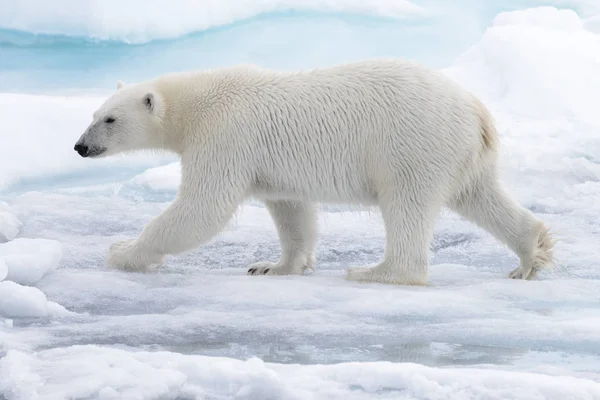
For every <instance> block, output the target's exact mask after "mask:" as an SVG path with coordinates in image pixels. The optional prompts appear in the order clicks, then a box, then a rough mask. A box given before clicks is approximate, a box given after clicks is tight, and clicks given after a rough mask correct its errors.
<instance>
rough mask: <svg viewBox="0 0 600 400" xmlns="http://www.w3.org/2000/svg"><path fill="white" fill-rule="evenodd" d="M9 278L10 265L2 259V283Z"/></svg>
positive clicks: (0, 276)
mask: <svg viewBox="0 0 600 400" xmlns="http://www.w3.org/2000/svg"><path fill="white" fill-rule="evenodd" d="M7 276H8V265H6V262H5V261H4V259H2V258H0V281H3V280H4V279H5V278H6V277H7Z"/></svg>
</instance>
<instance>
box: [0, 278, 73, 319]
mask: <svg viewBox="0 0 600 400" xmlns="http://www.w3.org/2000/svg"><path fill="white" fill-rule="evenodd" d="M68 314H69V312H68V311H67V310H65V308H64V307H62V306H61V305H60V304H57V303H55V302H53V301H48V299H47V298H46V295H45V294H44V292H42V291H41V290H40V289H38V288H35V287H30V286H23V285H20V284H18V283H15V282H11V281H4V282H0V316H4V317H47V316H62V315H68Z"/></svg>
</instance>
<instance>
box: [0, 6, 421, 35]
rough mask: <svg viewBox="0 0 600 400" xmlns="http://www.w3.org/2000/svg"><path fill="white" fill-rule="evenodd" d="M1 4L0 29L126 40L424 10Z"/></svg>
mask: <svg viewBox="0 0 600 400" xmlns="http://www.w3.org/2000/svg"><path fill="white" fill-rule="evenodd" d="M0 9H1V10H2V13H0V28H5V29H15V30H20V31H25V32H31V33H35V34H54V35H66V36H79V37H89V38H94V39H103V40H108V39H110V40H121V41H124V42H128V43H145V42H148V41H151V40H156V39H166V38H176V37H179V36H182V35H186V34H189V33H192V32H198V31H203V30H206V29H209V28H212V27H216V26H220V25H225V24H231V23H234V22H235V21H239V20H243V19H247V18H250V17H253V16H256V15H259V14H264V13H273V12H285V11H313V12H315V11H316V12H344V13H356V14H364V15H369V16H378V17H391V18H402V17H405V16H412V15H420V14H422V13H423V12H424V10H423V8H422V7H420V6H417V5H415V4H414V3H412V2H410V1H408V0H371V1H368V2H365V1H363V0H337V1H330V0H260V1H257V0H209V1H203V2H201V3H198V2H197V1H194V0H171V1H170V2H169V7H167V8H165V7H164V2H163V1H161V0H144V1H142V0H129V1H126V2H123V1H120V0H89V1H78V0H55V1H52V2H46V1H40V0H23V1H18V2H15V1H13V0H0ZM65 10H68V12H65ZM115 10H119V11H118V12H116V11H115Z"/></svg>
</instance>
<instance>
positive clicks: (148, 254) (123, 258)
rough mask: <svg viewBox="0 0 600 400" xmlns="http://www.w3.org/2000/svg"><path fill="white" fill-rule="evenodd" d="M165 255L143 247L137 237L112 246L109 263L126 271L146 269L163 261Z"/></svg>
mask: <svg viewBox="0 0 600 400" xmlns="http://www.w3.org/2000/svg"><path fill="white" fill-rule="evenodd" d="M163 259H164V256H163V255H160V254H156V253H153V252H152V250H151V249H143V248H142V247H141V246H139V244H138V242H137V240H136V239H129V240H123V241H121V242H117V243H115V244H113V245H111V246H110V251H109V254H108V264H109V265H111V266H113V267H115V268H118V269H121V270H124V271H146V270H147V269H149V268H153V267H157V266H159V265H160V264H161V263H162V262H163Z"/></svg>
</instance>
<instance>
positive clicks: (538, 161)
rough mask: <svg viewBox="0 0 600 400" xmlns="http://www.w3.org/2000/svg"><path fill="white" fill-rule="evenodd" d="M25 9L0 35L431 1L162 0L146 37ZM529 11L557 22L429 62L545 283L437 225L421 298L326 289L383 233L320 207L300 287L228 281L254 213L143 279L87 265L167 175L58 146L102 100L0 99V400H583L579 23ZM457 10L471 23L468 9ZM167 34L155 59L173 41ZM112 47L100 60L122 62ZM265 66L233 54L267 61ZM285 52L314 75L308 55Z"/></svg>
mask: <svg viewBox="0 0 600 400" xmlns="http://www.w3.org/2000/svg"><path fill="white" fill-rule="evenodd" d="M33 3H34V2H32V1H29V0H28V1H26V2H24V3H19V4H17V3H14V2H11V3H10V4H9V3H8V2H5V1H2V0H0V8H1V7H4V6H5V5H6V4H8V5H9V6H10V7H11V8H6V9H9V10H11V13H12V14H11V15H12V16H11V15H8V16H7V14H2V13H0V14H2V16H0V30H1V28H15V29H25V30H30V31H32V32H42V33H44V32H45V33H56V34H62V35H82V36H83V35H84V36H88V37H95V38H111V39H115V40H122V41H146V40H150V39H152V38H165V37H175V36H177V35H180V34H183V33H188V32H189V31H191V30H197V29H202V28H204V27H208V26H218V25H220V24H223V23H227V22H231V21H233V20H235V19H237V18H241V17H249V16H252V15H255V14H258V13H260V12H264V11H269V12H272V11H281V10H284V9H287V8H291V9H297V8H299V7H300V6H299V5H300V4H305V5H304V6H303V7H304V10H306V9H311V10H315V11H318V10H323V7H329V11H332V10H333V11H347V12H351V13H366V14H369V15H371V16H384V17H390V18H393V19H394V21H395V22H394V24H403V23H406V21H405V19H404V18H405V13H413V14H414V15H419V16H420V17H419V18H422V16H423V15H428V13H429V14H436V12H437V13H440V12H441V11H440V8H439V7H441V6H442V4H443V3H444V2H441V1H436V0H431V1H413V2H411V3H410V4H412V6H414V7H416V8H412V9H411V8H410V7H411V6H410V5H409V2H391V1H379V2H368V3H369V5H365V4H366V3H365V2H358V1H339V2H334V1H332V2H325V1H317V0H315V1H311V2H307V3H301V2H292V1H273V2H244V1H231V2H228V4H229V6H231V7H232V10H236V8H235V7H238V8H237V10H238V11H236V12H237V14H236V13H233V14H227V10H228V9H227V8H226V7H225V6H226V4H225V3H220V2H214V4H213V3H210V2H209V3H207V6H206V7H207V9H209V10H211V11H212V14H211V13H209V12H207V13H205V14H201V18H196V17H197V16H198V15H200V14H197V13H199V12H200V11H199V10H198V9H197V8H196V7H192V5H193V4H192V2H186V1H176V2H174V3H173V4H174V6H175V9H174V11H173V14H171V15H170V19H165V20H164V21H161V24H162V25H161V24H159V25H156V24H154V22H153V21H154V19H153V18H155V17H156V15H155V14H153V11H152V10H153V8H152V7H148V8H146V9H145V12H147V13H148V14H147V15H145V17H144V18H140V22H139V24H137V23H134V22H127V21H129V19H127V18H126V17H127V15H128V14H127V13H121V14H118V13H116V14H110V15H108V14H106V13H104V12H103V11H102V7H105V6H106V5H105V4H104V2H90V3H89V4H87V3H86V4H83V3H82V4H80V3H79V2H78V3H77V4H75V3H73V4H70V3H69V2H65V1H63V2H62V4H63V5H65V4H67V5H69V4H70V5H71V6H72V8H73V10H71V11H72V12H71V13H68V12H62V11H60V10H61V9H60V8H52V9H50V8H49V7H50V5H44V6H43V7H42V8H41V9H39V8H38V9H37V11H36V9H35V7H30V6H31V5H32V4H33ZM100 3H102V4H100ZM446 3H447V2H446ZM491 3H492V2H489V4H491ZM515 3H517V2H515ZM533 3H535V5H538V4H541V3H544V4H542V5H546V6H548V5H557V4H559V3H560V4H559V5H561V6H571V7H573V8H572V9H556V8H554V7H540V8H535V9H524V8H525V7H517V8H520V10H518V11H515V12H507V13H500V14H498V13H497V12H495V14H498V15H496V16H492V17H491V18H490V21H492V22H490V24H489V26H488V27H487V29H485V31H484V29H482V32H481V34H479V36H478V37H477V38H476V40H474V41H473V43H472V46H470V47H469V48H466V49H464V51H461V52H460V54H458V53H457V54H455V55H454V57H453V58H454V61H453V62H452V63H449V64H447V65H445V68H444V71H445V72H446V73H448V74H449V75H450V76H452V77H453V78H455V79H456V80H458V81H459V82H461V83H462V84H464V85H465V86H467V87H468V88H469V89H471V90H472V91H473V92H474V93H476V94H477V95H479V96H480V97H481V98H482V99H483V100H484V101H485V103H486V104H487V105H488V106H489V107H490V108H491V110H492V112H493V113H494V116H495V117H496V120H497V123H498V128H499V131H500V134H501V143H502V146H503V148H502V154H501V161H502V163H501V165H502V171H501V172H502V178H503V180H504V181H505V183H506V186H507V187H508V189H509V190H510V191H511V192H512V193H514V194H515V196H516V197H517V198H518V200H519V201H520V202H521V203H522V204H524V205H525V206H527V207H528V208H530V209H531V210H533V211H534V212H536V213H538V214H539V215H540V217H541V218H543V219H544V220H545V221H547V222H548V224H549V225H550V226H551V227H552V228H553V230H554V231H555V233H556V234H557V236H558V238H559V239H560V241H559V243H558V244H557V246H556V256H557V259H558V267H557V268H556V269H555V270H552V271H548V272H545V273H543V274H542V275H541V276H540V277H539V279H536V280H533V281H513V280H509V279H507V278H506V275H507V274H508V272H509V271H510V270H511V269H512V268H514V266H515V264H516V263H517V262H518V260H517V258H516V256H514V255H513V254H512V253H511V252H510V251H508V250H507V249H506V248H504V247H503V246H502V245H500V244H499V243H498V242H497V241H496V240H495V239H493V238H492V237H491V236H489V235H488V234H487V233H485V232H484V231H482V230H480V229H478V228H476V227H475V226H473V225H472V224H470V223H468V222H466V221H464V220H462V219H460V218H459V217H457V216H456V215H454V214H451V213H449V212H444V213H443V214H442V215H441V216H440V219H439V221H438V223H437V226H436V234H435V239H434V242H433V246H432V260H431V262H432V266H431V274H430V275H431V276H430V286H428V287H401V286H389V285H379V284H359V283H354V282H349V281H346V280H344V279H343V275H344V272H345V270H346V269H347V268H348V267H349V266H354V265H362V264H371V263H375V262H377V261H378V259H379V258H380V257H381V256H382V253H383V245H384V231H383V226H382V221H381V218H380V216H379V213H378V212H376V211H374V210H353V209H348V208H346V207H341V206H323V207H322V212H321V214H320V221H319V222H320V227H321V232H322V234H321V238H320V245H319V252H318V268H317V270H316V271H315V272H314V273H312V274H309V275H306V276H300V277H298V276H294V277H271V276H268V277H267V276H257V277H250V276H246V266H247V265H248V264H250V263H252V262H255V261H260V260H264V259H269V260H276V259H277V257H278V252H279V244H278V240H277V237H276V232H275V228H274V226H273V224H272V222H271V220H270V218H269V216H268V212H267V211H266V209H265V208H264V207H263V206H262V205H260V204H259V203H257V202H254V201H249V202H248V203H247V204H245V205H244V207H242V208H241V209H240V211H239V212H238V214H237V215H236V218H235V219H234V220H232V221H231V223H230V225H229V226H228V228H227V229H226V230H225V231H224V232H222V234H220V235H219V236H218V237H216V238H215V239H214V240H212V241H211V242H209V243H207V244H205V245H204V246H202V247H200V248H199V249H197V250H195V251H193V252H190V253H188V254H183V255H180V256H177V257H171V258H170V259H169V260H168V263H167V264H166V265H165V266H164V267H162V268H161V269H159V270H158V271H156V272H153V273H148V274H140V273H124V272H120V271H115V270H112V269H107V268H106V267H105V265H104V260H105V255H106V251H107V250H108V247H109V245H110V244H111V243H113V242H115V241H117V240H122V239H126V238H132V237H135V236H136V235H138V234H139V232H140V231H141V229H142V227H143V226H144V224H145V223H146V222H148V221H149V220H150V219H151V218H152V217H153V216H155V215H157V214H158V213H160V212H161V211H162V210H163V209H164V208H165V207H167V205H168V204H169V202H170V201H172V200H173V198H174V196H175V194H176V190H177V186H178V183H179V180H180V171H179V163H178V162H177V160H176V159H173V157H170V156H162V155H156V154H141V155H136V156H125V157H114V158H110V159H106V160H83V159H80V158H78V156H77V155H76V153H75V152H74V151H73V150H72V146H73V144H74V142H75V140H76V139H77V138H78V137H79V135H80V134H81V133H82V130H83V129H85V126H86V125H87V123H88V122H89V120H90V118H91V113H92V112H93V110H94V108H95V107H96V106H97V105H98V104H100V103H101V102H102V100H103V98H104V96H105V95H106V94H107V93H108V92H107V91H106V90H105V89H106V88H104V87H102V88H98V90H95V91H86V90H84V89H85V84H84V83H82V88H83V89H81V90H78V91H77V92H73V93H69V92H68V91H66V92H63V93H61V94H60V95H57V94H55V93H54V94H52V93H42V94H23V93H19V94H15V93H0V120H2V121H3V124H2V125H0V140H1V141H2V143H1V145H0V242H3V241H7V243H0V278H3V277H4V276H3V274H4V275H6V276H5V278H6V279H4V280H3V281H2V282H0V398H2V396H4V397H6V398H7V399H9V400H12V399H70V398H97V399H117V398H119V399H151V398H172V399H196V398H198V399H200V398H218V399H229V398H236V399H296V398H297V399H350V400H352V399H373V398H380V399H528V400H529V399H561V400H562V399H577V400H579V399H581V400H584V399H590V400H591V399H597V398H600V255H599V253H598V249H599V247H598V243H600V156H599V155H600V134H599V132H600V114H599V113H598V112H597V111H596V108H597V107H598V104H600V75H599V74H598V71H599V67H600V34H599V33H598V32H600V30H596V29H595V28H594V25H593V19H594V18H596V17H597V16H598V15H600V9H598V8H595V3H594V2H589V1H588V2H586V1H585V0H582V1H576V0H573V1H568V0H564V1H563V0H560V1H558V0H557V1H548V2H541V1H539V2H538V1H535V2H531V3H528V4H524V3H523V4H524V5H533ZM36 4H37V2H36ZM156 4H158V3H156ZM457 4H458V5H457V6H456V7H462V8H465V9H469V10H470V13H471V14H469V15H471V16H472V15H475V14H473V13H475V12H476V11H478V8H477V7H475V6H476V5H477V4H482V3H481V2H472V1H471V2H469V1H467V0H461V2H457ZM486 4H488V3H486ZM489 4H488V5H487V6H485V7H484V6H481V7H482V8H485V9H486V10H487V8H486V7H488V6H489ZM151 5H155V4H154V2H151ZM246 5H248V8H245V9H243V10H242V9H241V8H243V7H244V6H246ZM250 5H252V7H250ZM407 5H409V6H408V8H407V7H406V6H407ZM134 6H137V4H136V2H129V3H128V6H127V7H130V8H131V9H134V8H133V7H134ZM234 6H235V7H234ZM94 7H96V8H94ZM97 7H100V8H97ZM186 7H188V8H186ZM394 7H396V8H394ZM469 7H471V8H469ZM68 8H69V7H63V9H68ZM498 8H502V7H498ZM190 10H193V12H191V11H190ZM188 11H189V12H188ZM417 11H418V12H417ZM454 11H455V12H457V11H458V10H454ZM178 13H179V14H178ZM194 13H196V14H194ZM103 15H104V16H106V18H107V20H106V21H105V22H106V23H105V24H103V22H102V16H103ZM406 15H408V14H406ZM451 15H453V14H451ZM181 18H185V19H184V20H182V21H183V22H182V23H181V24H180V25H179V26H178V25H177V24H174V23H173V21H179V20H180V19H181ZM272 18H275V19H276V17H272ZM315 18H316V17H315ZM481 18H482V19H481V21H487V19H486V18H483V17H481ZM305 19H306V20H307V21H308V20H309V19H310V16H306V17H305ZM7 20H10V21H9V22H6V21H7ZM126 20H127V21H126ZM271 21H272V20H271ZM260 23H261V22H260V21H257V22H256V24H257V25H253V26H260ZM269 23H271V22H269ZM474 23H475V22H474ZM10 24H12V25H10ZM265 24H266V25H265V28H264V29H265V30H266V31H269V26H270V25H268V24H267V23H266V22H265ZM352 24H354V25H352ZM486 24H487V22H486ZM282 26H283V25H282ZM307 26H310V25H307ZM340 26H341V25H340ZM343 26H344V28H340V30H339V32H338V33H339V37H338V39H336V40H339V41H341V42H343V39H342V38H343V37H346V36H345V34H346V33H347V32H350V31H351V28H356V29H357V30H358V31H360V30H361V29H362V30H365V31H369V32H370V31H373V32H374V31H377V32H378V34H382V35H383V34H384V33H385V32H387V29H392V30H393V29H394V28H391V27H390V25H389V20H387V19H386V22H382V23H381V25H378V24H375V23H374V22H373V20H369V22H368V23H366V22H365V21H364V20H360V19H357V20H354V21H350V22H348V23H347V24H346V25H343ZM280 28H281V27H280ZM413 28H414V29H415V32H417V31H418V29H417V27H413ZM420 29H424V28H423V27H421V28H420ZM233 32H235V30H233ZM270 32H272V31H270ZM278 32H279V31H278ZM361 32H362V31H361ZM382 32H383V33H382ZM421 33H422V32H421ZM212 34H213V35H215V36H213V39H214V40H217V39H216V36H218V35H219V33H214V32H213V33H212ZM228 34H231V32H230V33H227V32H226V30H225V31H224V33H223V35H228ZM1 35H2V32H0V36H1ZM209 36H210V35H209ZM65 37H68V36H65ZM260 37H262V38H263V39H264V38H265V37H267V35H266V34H264V35H263V36H260ZM349 37H350V36H349ZM223 38H230V37H229V36H224V37H222V39H223ZM370 38H371V39H365V42H360V43H358V44H356V45H355V47H356V50H352V46H349V45H348V46H346V43H345V42H344V45H343V47H344V49H345V50H344V51H347V53H344V54H345V55H344V57H346V56H347V57H348V58H358V57H362V56H363V55H364V53H363V52H362V48H363V47H364V45H365V43H368V40H372V37H370ZM63 39H64V38H63ZM239 39H240V40H242V38H239ZM410 39H411V38H410V37H407V38H406V40H410ZM40 40H41V39H40ZM48 40H50V39H48ZM181 40H182V42H174V43H173V46H174V47H177V46H184V45H185V43H188V45H190V46H191V45H192V44H190V42H186V41H185V40H187V39H181ZM223 40H224V39H223ZM306 40H312V37H310V36H307V38H306ZM348 40H350V39H348ZM2 43H3V42H2V41H1V40H0V58H1V54H2V53H1V52H2V51H3V49H5V47H2V46H3V44H2ZM61 43H62V45H61V46H66V44H65V43H66V42H65V41H64V40H63V42H61ZM90 43H92V42H90ZM90 43H88V44H86V46H92V47H91V48H92V49H94V51H100V50H99V49H100V48H102V46H105V45H106V44H102V43H100V44H98V47H93V45H92V44H90ZM270 44H272V43H271V42H270V41H269V40H267V39H264V43H263V42H261V43H258V44H257V45H256V46H257V48H259V47H260V46H263V47H264V49H271V47H268V46H269V45H270ZM9 45H10V46H13V47H14V46H16V44H15V42H10V43H9ZM9 45H7V46H9ZM306 45H307V47H308V46H309V45H310V43H308V42H307V43H306ZM423 45H425V44H423ZM106 46H108V47H110V46H109V45H106ZM119 46H120V47H117V48H118V49H119V51H120V52H122V53H118V54H119V57H121V58H119V62H121V63H124V64H125V65H126V66H130V65H132V64H128V62H129V61H128V59H127V57H128V56H127V54H128V53H126V51H127V50H125V49H127V47H126V46H127V45H125V44H120V45H119ZM149 46H151V45H149ZM232 46H233V47H235V45H234V42H232ZM441 46H442V44H440V47H441ZM108 47H107V48H108ZM78 49H79V50H81V51H83V53H82V54H87V53H86V51H87V50H82V49H85V46H84V47H78ZM144 49H146V50H144ZM152 49H153V48H152V47H143V46H142V47H139V48H138V49H137V50H132V51H134V53H132V54H137V55H140V54H142V53H143V52H147V54H153V53H152V51H151V50H152ZM334 50H336V49H335V48H332V49H330V51H332V52H333V51H334ZM11 51H12V50H11ZM22 51H23V52H35V51H36V50H35V49H32V48H29V47H24V49H23V50H22ZM74 51H75V50H74ZM231 51H234V50H231ZM352 51H354V53H353V52H352ZM440 51H442V49H440ZM135 52H142V53H135ZM266 53H267V51H266V50H265V53H260V52H259V53H258V55H256V54H254V56H256V57H259V58H260V57H265V59H267V60H270V59H271V58H270V57H273V56H272V55H267V54H266ZM114 54H115V53H110V55H111V57H112V56H113V55H114ZM276 54H279V53H276ZM282 54H283V55H282ZM285 54H287V53H281V54H279V57H285ZM378 55H387V53H385V52H383V51H382V52H381V54H378ZM82 57H83V56H82ZM86 57H87V55H86ZM90 57H91V55H90ZM94 57H96V56H94ZM303 57H304V58H306V59H307V60H309V61H310V62H311V63H314V64H315V65H322V64H327V63H328V62H329V61H330V60H331V58H330V56H329V55H328V56H324V54H323V53H322V52H320V51H315V52H314V53H303ZM94 60H98V59H97V58H95V59H94ZM131 62H132V63H135V62H137V61H135V60H133V61H131ZM178 62H179V60H175V64H168V65H170V66H171V67H172V68H173V69H177V66H176V65H177V63H178ZM165 63H166V61H165ZM3 65H4V64H2V61H0V70H1V69H2V66H3ZM165 65H167V64H165ZM14 68H17V67H14ZM40 68H46V69H47V71H50V72H52V71H53V68H56V69H59V68H60V66H56V65H44V66H43V67H42V66H40ZM98 71H99V70H96V71H93V73H94V74H95V75H94V76H97V78H98V79H104V78H105V76H104V72H106V71H108V72H106V74H108V73H110V79H112V78H113V77H114V79H113V81H116V79H119V78H120V77H119V76H114V75H113V74H112V70H111V68H108V69H106V70H102V71H104V72H103V73H100V72H98ZM3 73H6V71H4V70H3V71H0V76H3V75H2V74H3ZM9 73H12V72H11V71H9ZM74 82H75V83H74V84H73V85H74V86H76V85H77V84H78V83H77V80H76V77H74ZM111 82H112V81H111ZM74 86H66V88H67V89H72V88H73V87H74ZM3 201H6V202H7V203H3ZM3 236H4V239H2V237H3ZM3 271H4V272H3ZM0 280H2V279H0ZM25 285H29V286H25ZM2 318H4V320H2Z"/></svg>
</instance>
